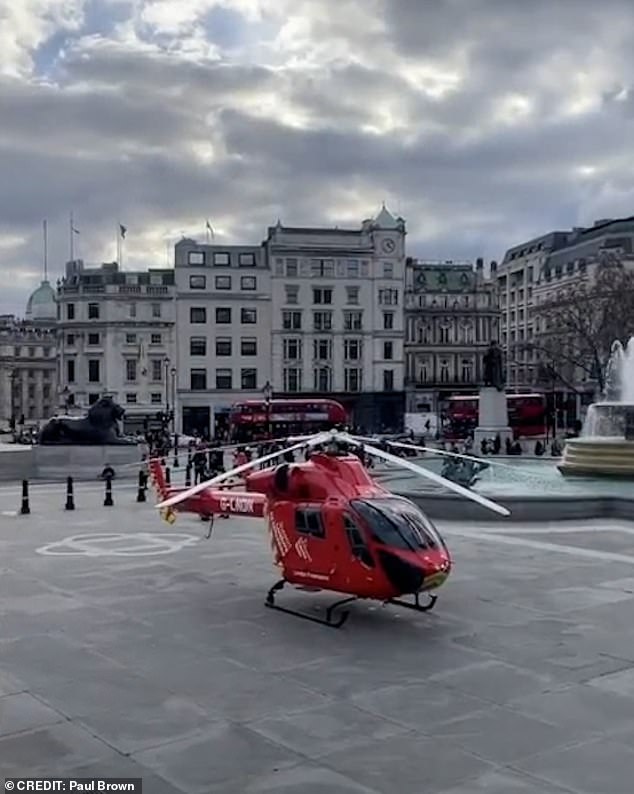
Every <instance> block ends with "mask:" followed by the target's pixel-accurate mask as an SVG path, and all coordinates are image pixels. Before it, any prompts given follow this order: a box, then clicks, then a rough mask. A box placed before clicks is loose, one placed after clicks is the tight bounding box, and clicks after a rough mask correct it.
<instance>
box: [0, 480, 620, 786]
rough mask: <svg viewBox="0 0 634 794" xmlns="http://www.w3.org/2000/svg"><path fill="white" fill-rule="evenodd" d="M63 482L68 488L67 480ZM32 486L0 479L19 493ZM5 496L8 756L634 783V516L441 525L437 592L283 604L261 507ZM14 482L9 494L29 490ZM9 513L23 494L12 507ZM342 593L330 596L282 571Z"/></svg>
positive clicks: (276, 781) (321, 778)
mask: <svg viewBox="0 0 634 794" xmlns="http://www.w3.org/2000/svg"><path fill="white" fill-rule="evenodd" d="M58 490H59V489H58ZM16 494H17V495H19V488H18V487H13V488H8V487H0V499H2V500H3V505H4V506H5V507H6V506H7V505H8V506H9V507H10V506H11V504H13V501H14V497H15V495H16ZM114 496H115V505H114V507H112V508H107V507H104V506H103V494H102V492H101V490H100V489H99V488H90V487H88V486H87V487H86V489H85V490H82V487H81V485H79V486H78V488H77V491H76V504H77V509H76V510H75V511H69V512H67V511H64V509H63V505H64V498H63V492H62V491H59V492H57V491H56V490H55V489H54V488H53V487H52V486H40V490H37V488H34V492H33V497H32V512H31V514H30V515H28V516H11V515H5V514H3V515H0V770H1V771H2V772H3V773H4V774H6V775H16V776H17V775H27V774H31V775H42V776H45V775H74V776H84V777H85V776H92V775H103V776H112V777H114V776H130V777H135V776H136V777H142V778H143V780H144V782H145V785H146V790H147V791H149V792H151V793H152V794H194V793H195V794H220V793H222V794H233V792H244V794H273V792H275V793H276V794H277V792H281V793H282V794H300V792H301V794H392V792H399V794H423V792H424V794H480V793H481V794H626V793H627V794H631V791H632V788H631V781H632V779H634V750H633V749H632V748H633V747H634V634H633V633H632V631H631V615H632V609H633V607H634V544H633V543H632V539H633V537H634V534H633V533H634V525H632V524H627V523H625V522H619V521H603V522H578V523H576V524H564V525H562V524H557V523H549V524H542V525H538V526H537V525H535V526H532V525H521V526H518V525H517V524H513V525H512V526H511V525H508V526H506V525H502V524H499V523H497V522H495V523H494V524H491V525H489V524H472V525H467V524H450V523H444V524H443V523H442V522H439V524H440V527H441V529H442V530H443V532H444V534H445V536H446V539H447V541H448V543H449V545H450V548H451V550H452V554H453V557H454V561H455V568H454V572H453V574H452V577H451V579H450V580H449V582H448V583H447V585H446V586H445V587H444V588H443V590H442V591H441V593H440V594H439V595H440V598H439V601H438V604H437V606H436V609H435V611H434V612H432V613H430V614H427V615H416V614H413V613H409V612H405V611H397V609H396V608H393V607H384V606H381V605H377V604H374V603H366V604H358V605H354V606H353V607H352V610H351V611H352V614H351V617H350V619H349V621H348V623H347V624H346V625H345V627H344V628H343V629H341V630H340V631H332V630H330V629H326V628H323V627H321V626H318V625H315V624H312V623H308V622H306V621H301V620H298V619H296V618H293V617H290V616H286V615H283V614H280V613H275V612H273V611H271V610H267V609H266V608H265V607H264V605H263V600H264V595H265V593H266V590H267V589H268V587H269V586H270V584H271V583H272V582H273V581H274V580H275V578H276V577H275V571H274V569H273V567H272V565H271V561H270V557H269V547H268V540H267V538H266V536H265V534H264V531H263V526H262V524H261V523H260V522H259V521H248V520H242V519H237V518H232V519H229V520H227V521H223V522H218V523H217V524H216V527H215V529H214V533H213V535H212V538H211V540H205V539H204V532H205V525H204V524H203V523H202V522H200V521H199V520H197V519H195V518H191V517H179V520H178V521H177V522H176V523H175V524H174V525H172V526H169V525H167V524H165V523H163V522H161V521H160V519H159V518H158V516H157V514H156V510H155V509H154V508H153V507H152V505H151V504H140V505H138V504H136V502H135V492H134V489H131V488H129V487H125V486H124V484H115V493H114ZM12 500H13V501H12ZM8 512H10V510H8ZM284 598H285V603H288V604H291V603H292V604H293V605H294V606H296V607H298V608H304V609H309V610H310V609H315V610H321V609H323V605H324V603H327V602H328V598H327V597H325V596H323V595H319V594H318V595H314V594H309V593H302V592H299V591H292V590H291V591H289V592H288V593H287V592H286V591H285V593H284Z"/></svg>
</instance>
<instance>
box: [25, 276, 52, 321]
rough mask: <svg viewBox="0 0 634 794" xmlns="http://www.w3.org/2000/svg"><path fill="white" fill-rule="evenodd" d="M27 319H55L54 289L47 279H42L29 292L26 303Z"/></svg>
mask: <svg viewBox="0 0 634 794" xmlns="http://www.w3.org/2000/svg"><path fill="white" fill-rule="evenodd" d="M25 316H26V319H27V320H56V319H57V304H56V302H55V290H54V289H53V287H51V285H50V283H49V282H48V281H43V282H42V283H41V284H40V286H39V287H38V288H37V289H36V290H35V291H34V292H33V293H31V297H30V298H29V300H28V302H27V304H26V315H25Z"/></svg>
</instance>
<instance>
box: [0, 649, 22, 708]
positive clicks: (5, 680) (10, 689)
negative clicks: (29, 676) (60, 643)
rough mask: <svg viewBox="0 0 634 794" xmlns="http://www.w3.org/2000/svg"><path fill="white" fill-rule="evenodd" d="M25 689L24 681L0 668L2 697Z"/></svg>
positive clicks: (0, 692)
mask: <svg viewBox="0 0 634 794" xmlns="http://www.w3.org/2000/svg"><path fill="white" fill-rule="evenodd" d="M0 647H1V646H0ZM0 653H1V652H0ZM25 689H26V684H24V683H22V682H21V681H20V680H19V679H18V678H16V677H15V676H13V675H10V674H9V673H5V672H4V671H3V670H0V697H2V696H4V695H14V694H16V693H17V692H23V691H24V690H25Z"/></svg>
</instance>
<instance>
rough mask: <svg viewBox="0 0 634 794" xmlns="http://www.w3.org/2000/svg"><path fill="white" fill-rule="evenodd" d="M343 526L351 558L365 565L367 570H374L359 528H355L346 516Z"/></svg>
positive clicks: (372, 561) (372, 560)
mask: <svg viewBox="0 0 634 794" xmlns="http://www.w3.org/2000/svg"><path fill="white" fill-rule="evenodd" d="M343 525H344V527H345V529H346V535H347V537H348V543H349V544H350V550H351V551H352V556H353V557H356V558H357V559H358V560H360V561H361V562H362V563H363V564H364V565H367V566H368V568H374V559H373V558H372V555H371V554H370V550H369V549H368V547H367V545H366V542H365V540H364V539H363V534H362V533H361V530H360V529H359V527H358V526H356V524H355V523H354V521H353V520H352V519H351V518H350V516H346V515H344V517H343Z"/></svg>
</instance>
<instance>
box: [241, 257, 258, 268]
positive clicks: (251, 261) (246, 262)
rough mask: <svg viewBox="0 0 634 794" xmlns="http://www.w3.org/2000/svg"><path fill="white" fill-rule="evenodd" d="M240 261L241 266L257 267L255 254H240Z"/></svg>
mask: <svg viewBox="0 0 634 794" xmlns="http://www.w3.org/2000/svg"><path fill="white" fill-rule="evenodd" d="M238 263H239V265H240V267H255V254H240V256H239V258H238Z"/></svg>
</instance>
